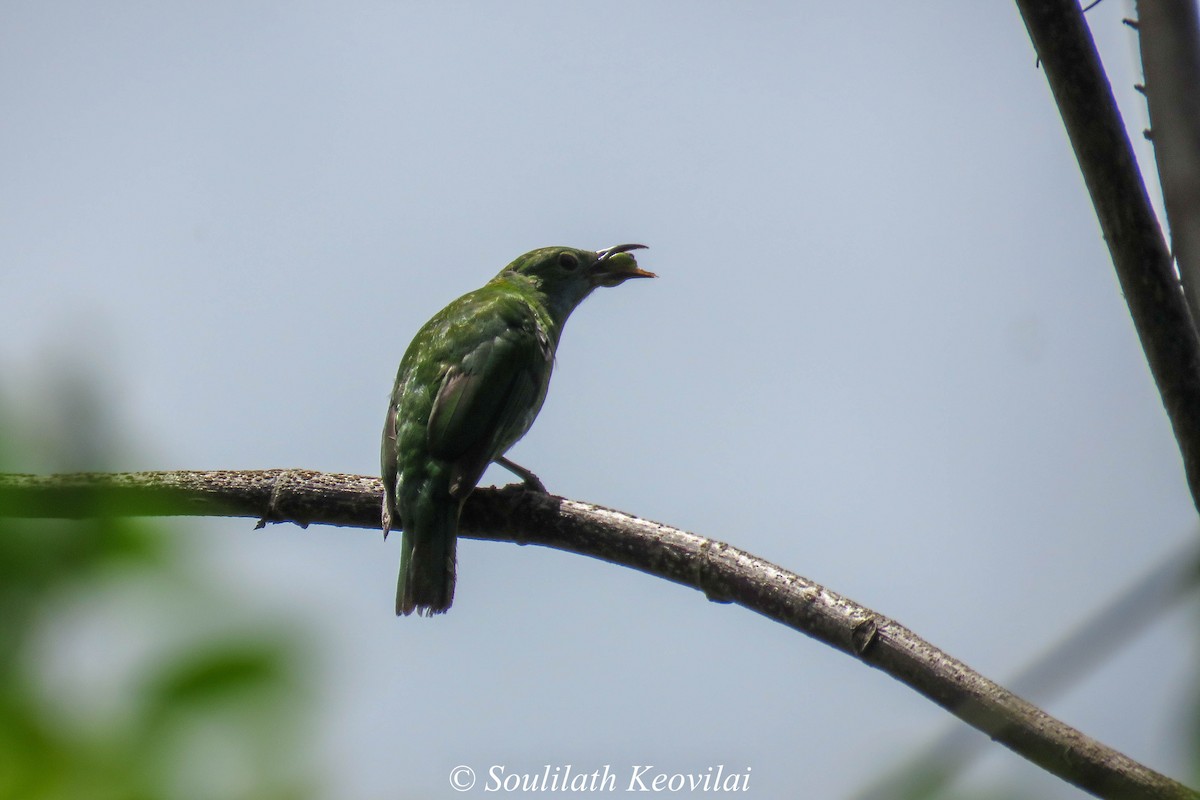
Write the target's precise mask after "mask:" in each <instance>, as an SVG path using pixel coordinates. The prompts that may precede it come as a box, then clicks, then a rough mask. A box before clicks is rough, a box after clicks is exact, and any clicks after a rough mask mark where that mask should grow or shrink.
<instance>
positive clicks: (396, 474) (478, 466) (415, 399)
mask: <svg viewBox="0 0 1200 800" xmlns="http://www.w3.org/2000/svg"><path fill="white" fill-rule="evenodd" d="M641 247H642V245H617V246H616V247H610V248H608V249H607V250H601V251H599V252H592V251H590V250H578V249H575V248H570V247H546V248H542V249H540V250H533V251H531V252H529V253H526V254H525V255H523V256H521V257H520V258H518V259H516V260H515V261H513V262H512V263H511V264H509V265H508V266H507V267H505V268H504V269H503V270H501V271H500V274H498V275H497V276H496V277H495V278H493V279H492V280H491V281H489V282H488V283H487V284H486V285H484V286H483V287H482V288H479V289H476V290H475V291H473V292H470V293H469V294H465V295H463V296H462V297H460V298H458V299H457V300H455V301H454V302H453V303H451V304H450V305H448V306H446V307H445V308H443V309H442V310H441V311H439V312H438V313H437V314H435V315H434V317H433V319H431V320H429V322H427V323H425V325H424V327H422V328H421V330H420V331H418V332H417V335H416V337H414V338H413V340H412V343H411V344H410V345H409V346H408V350H407V351H406V352H405V353H404V358H403V359H401V361H400V369H399V372H398V373H397V375H396V385H395V388H394V389H393V390H392V398H391V403H390V405H389V406H388V413H387V421H386V423H385V425H384V431H383V446H382V453H381V461H382V466H383V486H384V501H383V530H384V534H385V535H386V534H387V531H388V530H389V528H390V527H392V526H393V525H401V526H402V527H403V529H404V538H403V541H402V542H401V554H400V577H399V581H398V585H397V590H396V613H397V614H411V613H412V612H413V611H417V612H419V613H422V614H439V613H442V612H444V611H446V609H448V608H449V607H450V604H451V602H452V601H453V599H454V580H455V543H456V540H457V536H458V517H459V513H460V511H461V510H462V505H463V502H464V501H465V500H466V499H467V496H468V495H470V493H471V492H472V490H474V488H475V484H476V483H478V482H479V479H480V477H481V476H482V475H483V472H484V470H486V469H487V467H488V465H489V464H491V463H492V462H493V461H496V460H498V459H501V457H502V456H503V455H504V453H505V451H507V450H508V449H509V448H510V447H512V446H513V444H515V443H516V442H517V440H518V439H520V438H521V437H522V436H524V435H525V433H526V431H528V430H529V426H530V425H532V424H533V420H534V418H535V417H536V416H537V413H538V411H539V410H540V409H541V407H542V402H543V401H544V400H545V399H546V389H547V388H548V387H549V385H550V372H551V370H552V368H553V366H554V353H555V350H556V349H557V347H558V339H559V336H560V335H561V333H562V328H563V325H564V324H565V323H566V321H567V317H569V316H570V314H571V312H572V311H573V310H574V309H575V307H576V306H577V305H579V303H580V302H582V301H583V299H584V298H586V297H587V296H588V295H589V294H590V293H591V292H592V290H593V289H595V288H596V287H597V286H617V285H619V284H621V283H623V282H624V281H626V280H628V279H629V278H649V277H654V276H653V274H652V273H649V272H645V271H643V270H641V269H639V268H638V266H637V263H636V261H635V260H634V258H633V256H632V255H630V254H629V253H628V251H629V250H634V249H639V248H641ZM510 468H511V467H510ZM515 469H519V468H514V471H515ZM525 477H526V478H527V481H528V480H536V479H532V476H531V475H530V474H528V473H526V474H525Z"/></svg>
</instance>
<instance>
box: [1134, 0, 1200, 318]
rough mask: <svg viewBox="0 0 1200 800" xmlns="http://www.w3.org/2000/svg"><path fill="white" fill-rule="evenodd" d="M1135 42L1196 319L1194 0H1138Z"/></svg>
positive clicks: (1199, 241)
mask: <svg viewBox="0 0 1200 800" xmlns="http://www.w3.org/2000/svg"><path fill="white" fill-rule="evenodd" d="M1137 9H1138V42H1139V44H1140V52H1141V55H1142V72H1143V73H1144V74H1145V76H1146V86H1145V91H1146V102H1147V104H1148V106H1149V109H1150V126H1151V131H1152V132H1153V135H1152V137H1151V141H1152V142H1154V159H1155V161H1157V162H1158V177H1159V182H1160V183H1161V184H1162V191H1163V205H1164V206H1165V207H1166V211H1167V219H1168V220H1170V223H1171V245H1172V247H1171V249H1172V250H1173V251H1174V253H1175V262H1176V263H1177V264H1178V265H1179V274H1180V277H1181V278H1182V280H1183V293H1184V297H1186V298H1187V301H1188V305H1189V307H1190V308H1191V312H1192V319H1193V320H1200V19H1198V15H1197V13H1196V0H1154V1H1153V2H1138V4H1137Z"/></svg>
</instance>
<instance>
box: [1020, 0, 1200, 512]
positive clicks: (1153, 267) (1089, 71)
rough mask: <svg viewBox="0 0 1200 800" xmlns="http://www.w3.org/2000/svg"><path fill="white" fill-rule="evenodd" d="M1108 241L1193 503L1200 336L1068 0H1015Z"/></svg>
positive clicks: (1198, 455)
mask: <svg viewBox="0 0 1200 800" xmlns="http://www.w3.org/2000/svg"><path fill="white" fill-rule="evenodd" d="M1017 6H1018V8H1020V11H1021V16H1022V17H1023V18H1024V20H1025V27H1026V28H1027V29H1028V30H1029V38H1030V39H1031V40H1032V41H1033V46H1034V49H1035V50H1036V51H1037V55H1038V59H1039V60H1040V61H1041V64H1042V66H1043V68H1044V69H1045V72H1046V78H1047V80H1048V81H1049V82H1050V89H1051V91H1052V92H1053V94H1054V100H1055V102H1056V103H1057V104H1058V110H1059V113H1060V114H1061V115H1062V119H1063V125H1064V126H1065V127H1066V129H1067V135H1068V136H1069V137H1070V140H1071V146H1072V147H1073V148H1074V149H1075V157H1076V159H1077V160H1078V161H1079V169H1080V171H1082V173H1083V178H1084V181H1085V183H1086V184H1087V188H1088V192H1089V193H1090V194H1091V197H1092V205H1093V206H1095V208H1096V216H1097V217H1098V218H1099V220H1100V228H1101V230H1102V231H1103V232H1104V238H1105V241H1107V242H1108V249H1109V252H1110V253H1111V254H1112V260H1113V265H1114V266H1115V267H1116V270H1117V278H1118V280H1119V281H1120V283H1121V290H1122V291H1123V292H1124V294H1125V300H1126V302H1128V304H1129V313H1130V315H1131V316H1132V317H1133V324H1134V327H1135V328H1137V333H1138V338H1139V339H1141V342H1142V349H1143V350H1144V351H1145V353H1146V361H1147V362H1148V363H1149V364H1150V372H1151V373H1152V374H1153V375H1154V380H1155V382H1156V383H1157V384H1158V391H1159V394H1160V395H1161V396H1162V400H1163V405H1164V406H1165V407H1166V410H1167V416H1168V417H1169V418H1170V420H1171V427H1172V428H1173V429H1174V431H1175V438H1176V440H1177V441H1178V442H1179V449H1180V452H1181V453H1182V455H1183V469H1184V472H1185V474H1186V476H1187V482H1188V488H1189V489H1190V490H1191V493H1192V502H1193V503H1194V504H1195V505H1196V508H1197V509H1198V510H1200V340H1197V338H1196V333H1195V331H1194V329H1193V327H1192V320H1191V317H1190V315H1189V313H1188V309H1187V304H1186V303H1185V301H1184V297H1183V290H1182V289H1181V288H1180V285H1179V281H1178V279H1177V278H1176V277H1175V271H1174V269H1173V268H1172V266H1171V256H1170V254H1169V253H1168V252H1167V246H1166V244H1165V242H1164V241H1163V235H1162V230H1161V229H1160V228H1159V225H1158V220H1157V218H1156V217H1155V216H1154V209H1153V208H1152V207H1151V206H1150V199H1149V196H1148V195H1147V193H1146V187H1145V185H1144V184H1143V183H1142V178H1141V174H1140V173H1139V172H1138V167H1137V161H1136V159H1135V158H1134V155H1133V148H1132V146H1131V145H1130V143H1129V137H1128V136H1127V135H1126V133H1125V126H1124V123H1123V122H1122V121H1121V114H1120V112H1119V111H1118V110H1117V104H1116V101H1115V100H1114V99H1113V93H1112V87H1111V86H1109V83H1108V78H1107V76H1106V75H1105V74H1104V68H1103V66H1102V65H1101V64H1100V56H1099V55H1098V54H1097V53H1096V45H1095V43H1094V42H1093V41H1092V36H1091V33H1090V32H1089V31H1088V28H1087V24H1086V23H1085V22H1084V19H1083V14H1082V12H1080V10H1079V6H1078V4H1077V3H1076V2H1075V0H1017Z"/></svg>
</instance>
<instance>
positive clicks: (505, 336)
mask: <svg viewBox="0 0 1200 800" xmlns="http://www.w3.org/2000/svg"><path fill="white" fill-rule="evenodd" d="M496 320H497V324H494V325H490V326H488V327H489V330H486V331H484V332H483V334H484V335H483V336H482V338H481V339H480V340H479V341H478V343H477V344H476V345H475V347H474V348H472V349H471V350H470V351H469V352H468V353H467V354H466V355H465V356H464V357H463V358H462V359H461V361H459V363H457V364H453V365H452V366H451V367H450V368H449V369H448V370H447V371H446V374H445V377H444V378H443V380H442V385H441V387H440V389H439V390H438V394H437V397H436V399H435V400H434V402H433V409H432V411H431V412H430V415H429V426H428V444H429V452H430V455H433V456H435V457H437V458H443V459H446V460H447V461H450V462H451V463H452V464H453V467H452V473H451V476H450V493H451V494H452V495H454V496H455V497H465V496H466V495H467V494H469V493H470V492H471V490H472V489H474V488H475V484H476V483H478V482H479V479H480V477H482V476H483V471H484V470H485V469H487V466H488V464H490V463H491V462H492V461H494V460H495V459H496V458H498V457H499V456H501V455H503V454H504V451H505V450H507V449H508V448H509V447H510V446H512V444H513V443H514V442H515V441H516V440H517V439H520V438H521V437H522V436H523V435H525V432H526V431H527V430H529V426H530V425H531V424H532V423H533V418H534V416H536V414H537V412H538V409H539V408H540V407H541V403H542V400H543V399H545V393H546V384H547V383H548V381H549V370H550V366H551V363H552V360H553V353H552V352H551V351H550V345H549V343H548V341H546V339H545V337H544V336H539V335H538V328H537V326H536V324H535V322H534V320H533V318H532V317H531V316H530V315H529V314H528V313H520V314H511V313H506V314H502V315H497V317H496Z"/></svg>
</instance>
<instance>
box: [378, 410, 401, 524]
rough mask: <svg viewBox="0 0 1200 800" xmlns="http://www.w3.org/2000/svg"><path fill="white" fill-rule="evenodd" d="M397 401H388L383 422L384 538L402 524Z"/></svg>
mask: <svg viewBox="0 0 1200 800" xmlns="http://www.w3.org/2000/svg"><path fill="white" fill-rule="evenodd" d="M396 455H397V454H396V401H395V400H392V401H390V402H389V403H388V411H387V419H385V420H384V423H383V442H382V444H380V446H379V463H380V464H381V465H382V466H383V538H385V539H386V538H387V535H388V531H389V530H390V529H391V527H392V526H393V525H399V524H400V515H399V512H398V511H397V508H396V479H397V478H398V477H399V476H400V464H399V462H398V461H397V459H396Z"/></svg>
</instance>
